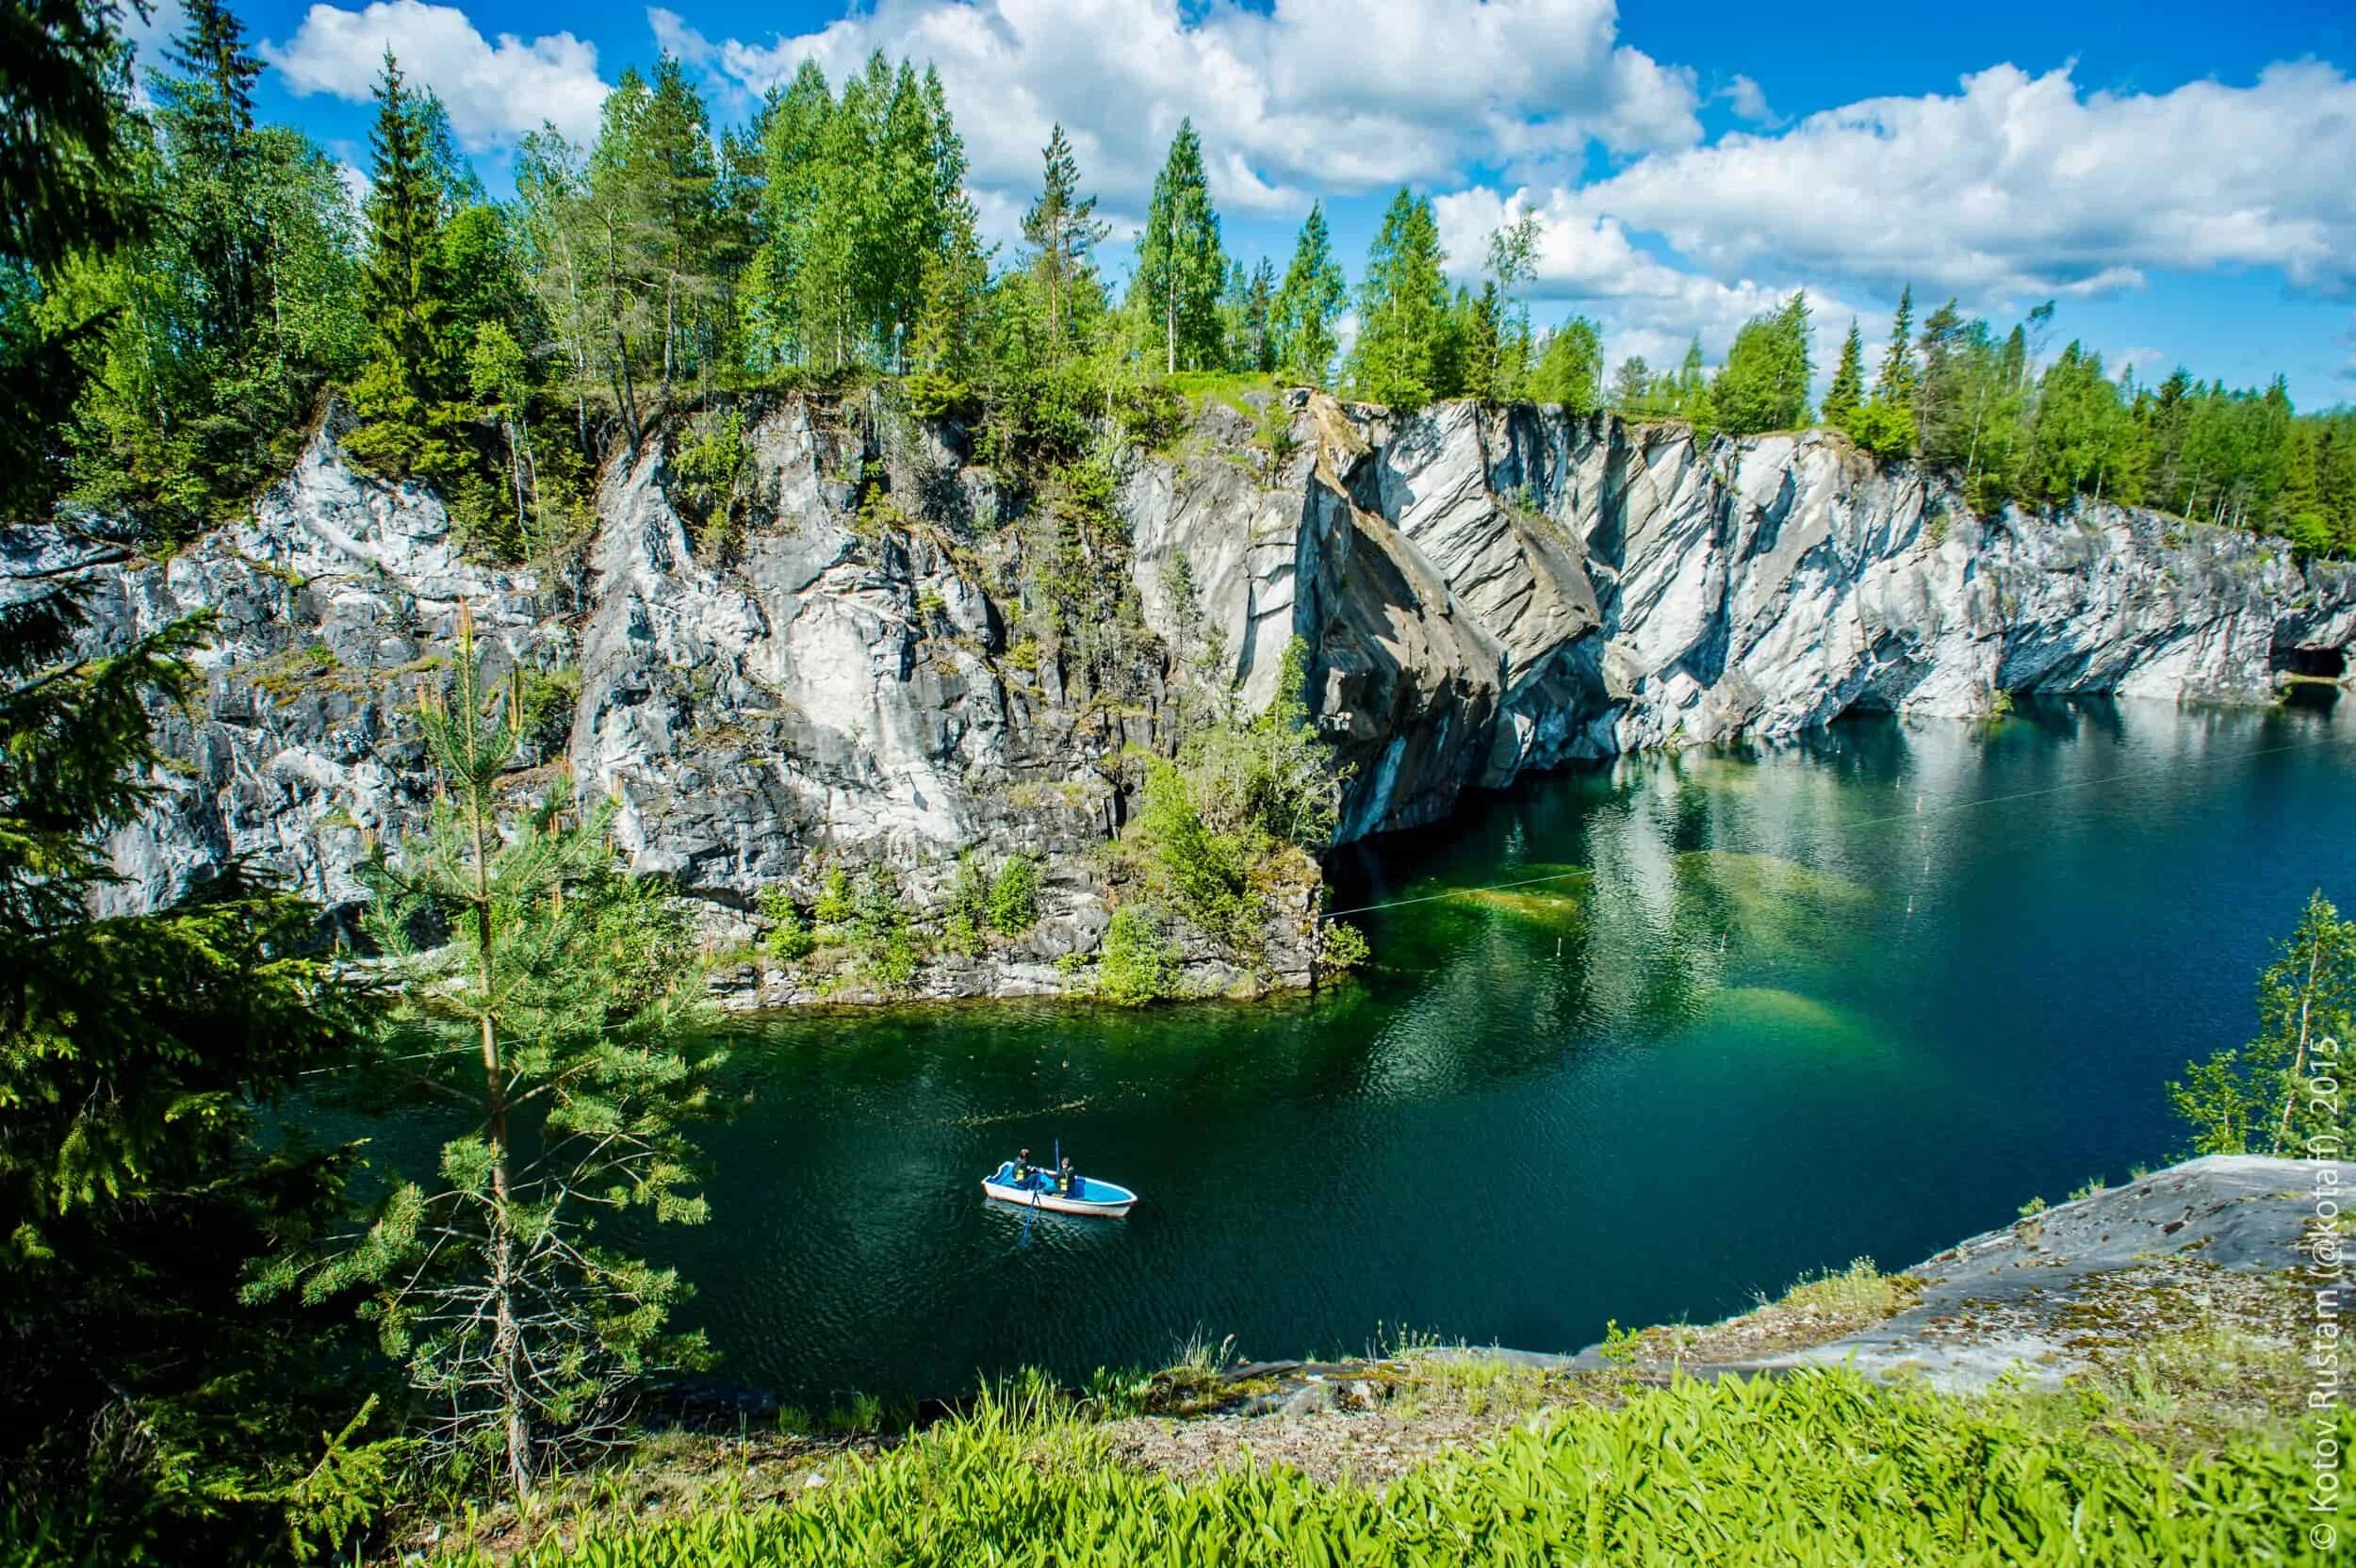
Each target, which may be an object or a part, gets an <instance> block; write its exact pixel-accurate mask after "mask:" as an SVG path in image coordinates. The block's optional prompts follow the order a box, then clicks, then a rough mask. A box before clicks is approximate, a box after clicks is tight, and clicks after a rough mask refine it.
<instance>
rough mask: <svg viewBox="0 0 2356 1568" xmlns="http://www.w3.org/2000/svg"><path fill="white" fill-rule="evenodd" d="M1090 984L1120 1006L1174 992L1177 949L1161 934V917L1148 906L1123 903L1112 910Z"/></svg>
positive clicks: (1176, 981)
mask: <svg viewBox="0 0 2356 1568" xmlns="http://www.w3.org/2000/svg"><path fill="white" fill-rule="evenodd" d="M1093 992H1094V994H1095V995H1096V996H1098V997H1101V998H1102V999H1103V1000H1104V1001H1106V1002H1110V1003H1113V1004H1115V1005H1119V1006H1122V1007H1135V1006H1138V1005H1142V1004H1144V1003H1148V1002H1158V1001H1160V1000H1162V999H1163V998H1165V997H1170V996H1175V995H1176V994H1178V949H1177V948H1176V946H1175V945H1173V944H1172V943H1171V942H1170V941H1169V940H1168V939H1165V938H1164V937H1163V935H1162V923H1161V920H1160V918H1159V917H1158V916H1156V915H1155V914H1154V913H1153V911H1152V910H1151V909H1147V908H1145V907H1142V906H1139V905H1135V904H1126V905H1123V906H1121V907H1120V908H1118V909H1115V910H1114V911H1113V919H1112V923H1111V924H1110V925H1108V926H1106V927H1105V928H1104V949H1103V951H1102V953H1101V954H1100V955H1099V956H1098V957H1097V960H1096V983H1095V985H1094V987H1093Z"/></svg>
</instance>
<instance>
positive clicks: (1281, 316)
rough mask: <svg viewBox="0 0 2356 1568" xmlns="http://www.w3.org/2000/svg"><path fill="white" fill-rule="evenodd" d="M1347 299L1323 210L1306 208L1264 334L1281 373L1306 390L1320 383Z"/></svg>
mask: <svg viewBox="0 0 2356 1568" xmlns="http://www.w3.org/2000/svg"><path fill="white" fill-rule="evenodd" d="M1348 300H1349V292H1348V286H1347V285H1346V284H1345V282H1344V281H1343V278H1342V270H1341V268H1340V267H1339V266H1338V265H1337V264H1336V263H1335V262H1334V260H1333V239H1332V237H1331V236H1329V235H1328V233H1327V232H1326V226H1325V205H1324V204H1323V203H1321V202H1316V203H1311V204H1310V206H1309V217H1308V219H1307V221H1304V222H1303V223H1302V224H1301V237H1300V238H1299V239H1297V240H1295V241H1294V243H1293V258H1292V263H1291V265H1289V266H1288V267H1286V268H1285V269H1284V286H1282V287H1280V288H1279V289H1277V291H1276V305H1275V310H1274V312H1273V318H1272V321H1271V331H1270V336H1271V337H1272V338H1273V340H1274V343H1273V346H1274V349H1275V351H1276V359H1277V364H1278V365H1279V367H1281V368H1282V369H1283V370H1284V374H1286V375H1288V376H1290V377H1292V378H1293V379H1294V380H1295V381H1298V382H1301V383H1303V384H1307V385H1310V386H1323V385H1324V384H1325V382H1326V378H1327V377H1328V376H1329V375H1331V374H1332V373H1333V355H1334V352H1335V351H1336V350H1337V349H1338V348H1339V347H1340V345H1339V343H1338V341H1337V340H1336V338H1335V336H1334V328H1333V323H1334V322H1335V321H1336V320H1337V319H1340V317H1341V313H1342V306H1343V305H1344V303H1346V302H1348Z"/></svg>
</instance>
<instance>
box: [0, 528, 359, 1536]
mask: <svg viewBox="0 0 2356 1568" xmlns="http://www.w3.org/2000/svg"><path fill="white" fill-rule="evenodd" d="M97 569H98V570H101V571H103V570H105V569H106V566H105V565H101V566H99V567H98V568H97ZM85 625H86V622H85V617H84V614H83V613H82V611H81V609H80V606H79V604H78V602H77V601H76V600H75V599H74V598H73V597H71V596H68V595H66V594H64V593H60V592H58V591H57V589H56V587H55V585H52V586H51V587H50V589H49V590H48V591H46V592H38V593H34V594H31V595H29V596H20V597H18V598H16V599H15V600H14V601H13V602H10V603H8V604H6V605H5V606H0V1259H4V1260H5V1262H4V1263H0V1409H6V1410H8V1412H10V1413H11V1414H10V1419H9V1420H8V1422H7V1423H5V1424H0V1521H5V1522H7V1524H8V1525H17V1526H22V1525H24V1524H25V1523H26V1522H27V1521H43V1520H45V1521H47V1522H49V1524H50V1525H52V1526H53V1527H56V1528H57V1529H59V1530H61V1531H62V1532H63V1535H64V1538H63V1539H57V1538H51V1539H48V1540H46V1541H45V1542H43V1541H41V1540H38V1539H36V1540H34V1541H32V1542H30V1543H25V1547H26V1549H27V1550H28V1551H29V1552H30V1554H31V1555H29V1556H26V1557H25V1558H23V1559H22V1560H24V1561H26V1562H31V1561H35V1560H54V1561H60V1562H63V1561H73V1562H93V1563H95V1562H149V1561H175V1562H204V1561H219V1562H231V1561H258V1560H266V1559H269V1558H271V1557H273V1556H274V1555H275V1554H274V1552H273V1548H275V1549H276V1550H277V1551H283V1549H284V1546H285V1543H286V1530H287V1527H288V1523H289V1519H290V1516H291V1520H292V1522H293V1523H295V1524H296V1525H297V1526H299V1527H301V1528H302V1529H303V1530H305V1531H308V1530H310V1528H311V1525H312V1521H310V1520H309V1518H308V1516H307V1515H306V1514H305V1513H304V1511H303V1504H302V1503H301V1500H300V1498H299V1497H297V1496H295V1495H292V1489H291V1488H290V1487H289V1486H288V1484H287V1482H288V1478H290V1477H291V1478H299V1477H301V1476H303V1474H304V1473H306V1472H308V1471H311V1470H312V1469H313V1468H314V1467H315V1466H318V1467H319V1468H320V1470H321V1473H323V1474H324V1473H330V1472H335V1471H338V1470H340V1468H341V1465H342V1464H343V1463H344V1462H346V1461H350V1460H354V1459H356V1458H357V1457H358V1456H357V1455H356V1454H355V1453H354V1452H353V1451H352V1449H351V1448H350V1447H348V1446H336V1448H335V1452H340V1453H341V1454H342V1458H340V1459H338V1458H336V1457H335V1453H334V1452H331V1453H330V1454H329V1455H327V1456H325V1457H323V1456H322V1451H321V1448H320V1446H319V1433H320V1432H321V1431H322V1430H323V1429H324V1430H327V1431H335V1430H337V1429H346V1428H348V1427H349V1426H351V1424H352V1418H353V1417H354V1415H355V1414H359V1413H363V1411H364V1407H365V1404H366V1400H365V1392H364V1390H363V1389H361V1388H359V1387H357V1386H354V1384H352V1382H349V1381H345V1380H344V1379H345V1378H346V1376H347V1375H348V1374H347V1373H346V1372H345V1371H343V1370H339V1367H338V1363H339V1361H340V1362H342V1363H344V1364H345V1365H347V1366H348V1364H349V1358H350V1356H351V1355H352V1350H353V1349H354V1347H352V1346H351V1345H350V1344H349V1343H348V1341H349V1337H350V1336H349V1334H348V1333H347V1332H346V1331H345V1327H344V1325H346V1324H348V1323H349V1322H350V1318H349V1315H348V1313H346V1312H335V1313H332V1314H330V1313H326V1312H315V1311H311V1310H309V1309H306V1308H303V1307H302V1306H300V1305H296V1304H290V1303H286V1302H281V1301H270V1302H254V1303H247V1302H243V1301H241V1300H240V1291H241V1288H242V1287H243V1285H244V1283H245V1280H246V1271H247V1269H248V1268H249V1267H250V1266H253V1265H254V1261H255V1260H256V1259H257V1258H258V1257H260V1256H261V1255H262V1254H265V1253H267V1252H269V1251H270V1250H271V1249H273V1248H275V1247H280V1246H289V1245H291V1246H298V1247H299V1246H304V1245H309V1244H312V1243H315V1242H316V1241H317V1240H318V1239H319V1237H320V1236H321V1235H322V1234H323V1233H325V1232H326V1231H327V1230H328V1229H329V1228H330V1227H332V1226H333V1225H334V1224H335V1219H336V1217H337V1216H338V1214H339V1213H340V1211H341V1207H342V1199H343V1184H344V1182H345V1180H346V1178H347V1177H348V1176H349V1175H350V1174H351V1173H352V1170H353V1169H354V1168H355V1167H356V1160H355V1159H354V1157H353V1154H352V1152H351V1151H348V1150H339V1149H322V1148H319V1147H316V1146H314V1145H312V1144H311V1143H310V1142H309V1141H308V1140H307V1139H305V1138H304V1137H303V1130H302V1127H301V1125H300V1123H299V1121H298V1119H296V1118H294V1117H292V1116H291V1115H289V1114H288V1113H287V1109H286V1099H287V1097H288V1096H289V1095H290V1094H291V1093H292V1092H293V1091H294V1090H295V1089H296V1087H297V1086H299V1085H300V1084H301V1083H302V1082H303V1080H304V1078H305V1077H306V1076H309V1075H316V1074H320V1073H325V1072H329V1071H333V1070H340V1069H342V1068H344V1067H345V1066H347V1065H348V1064H349V1061H350V1059H351V1055H352V1052H353V1050H354V1049H355V1046H356V1044H357V1041H358V1038H359V1034H360V1030H361V1028H362V1027H363V1026H364V1025H365V1023H366V1013H365V1009H364V1006H363V998H362V997H361V996H360V995H359V994H358V993H357V992H355V991H354V990H353V989H352V988H350V987H349V986H347V985H346V984H345V983H344V982H343V981H342V980H340V979H339V978H338V976H337V972H336V967H335V965H333V964H332V963H330V962H329V957H328V955H327V954H326V953H325V952H324V951H323V950H322V949H321V947H320V945H319V941H318V930H319V918H320V912H319V909H318V908H316V907H313V906H311V905H309V904H308V903H306V902H304V901H303V899H301V898H298V897H295V896H293V895H292V894H290V893H287V892H286V891H284V890H280V889H278V888H276V887H273V886H271V885H270V883H268V882H267V881H266V880H264V879H263V878H261V877H259V876H257V875H256V874H254V873H253V872H252V871H251V870H249V869H248V868H246V867H244V866H243V865H241V864H238V863H237V862H234V861H233V862H230V863H229V864H227V865H225V866H223V867H221V869H220V870H219V872H218V873H217V874H214V875H212V876H211V877H210V878H208V879H207V878H199V879H197V880H196V881H195V882H194V884H193V885H192V886H189V887H188V888H187V889H186V890H182V891H179V892H177V893H175V894H172V895H170V896H167V897H166V898H164V899H163V900H162V901H160V902H159V903H158V904H157V905H156V907H153V908H151V909H149V910H147V911H146V912H144V913H138V914H118V915H98V914H94V913H93V912H92V907H93V904H94V903H95V902H96V901H97V900H98V898H99V897H100V896H101V895H102V894H104V893H105V892H106V890H107V889H108V888H109V886H110V885H111V884H113V883H114V882H116V881H117V877H116V874H115V872H114V870H113V866H112V862H111V857H110V855H109V853H108V849H107V841H108V838H109V836H110V835H112V834H114V833H116V832H117V831H119V830H122V829H123V828H125V827H127V826H129V825H131V824H133V823H134V822H136V821H137V820H139V818H140V816H141V815H142V814H143V813H144V812H145V811H146V810H147V809H149V808H150V806H151V805H152V804H153V803H155V801H156V799H157V797H158V796H159V795H160V794H161V793H162V792H163V786H162V785H161V784H160V783H159V781H160V780H163V779H165V778H166V777H168V774H167V772H166V770H167V768H168V766H169V765H170V764H171V761H172V759H170V758H168V757H167V756H166V755H165V754H164V752H163V751H162V749H161V748H160V747H158V746H157V744H156V743H155V740H154V738H153V735H152V732H151V729H150V723H151V718H152V716H153V715H154V714H155V713H157V712H163V711H171V710H172V708H173V707H174V706H175V705H177V704H180V703H183V702H186V701H187V700H188V698H189V697H190V695H191V694H193V693H194V692H195V691H196V690H197V688H198V685H199V682H200V677H199V674H198V671H197V669H196V667H195V665H194V663H193V662H192V659H193V656H194V655H195V654H196V652H197V651H198V649H199V648H200V647H201V645H203V644H204V643H205V640H206V638H207V634H208V624H207V621H206V619H205V618H202V617H200V618H193V619H188V620H181V621H176V622H173V623H171V624H169V625H167V626H164V627H162V628H160V629H156V630H154V631H151V632H149V633H147V634H145V635H142V636H139V637H137V638H134V639H132V640H130V641H129V642H128V643H126V644H124V645H121V646H119V647H118V648H116V649H115V650H113V651H109V652H103V653H79V652H76V651H75V650H76V645H77V642H78V641H79V640H80V638H81V637H82V636H83V635H84V634H85V631H84V629H85ZM314 1081H315V1082H316V1081H317V1080H316V1078H314ZM339 1319H340V1320H341V1321H340V1322H339V1321H338V1320H339ZM347 1435H348V1436H349V1435H350V1433H348V1434H347ZM372 1452H373V1453H374V1457H375V1461H376V1462H380V1463H381V1462H382V1460H383V1459H384V1451H383V1450H372ZM345 1478H346V1479H348V1480H350V1481H352V1485H353V1487H354V1490H353V1492H352V1494H351V1497H352V1501H354V1502H356V1503H358V1504H359V1505H360V1508H359V1512H360V1513H361V1514H362V1516H363V1517H365V1515H366V1513H367V1512H368V1509H369V1507H370V1506H372V1505H373V1503H374V1502H376V1501H379V1500H381V1497H382V1492H383V1488H382V1487H381V1485H380V1486H379V1487H378V1488H377V1489H376V1493H375V1495H374V1496H371V1495H370V1493H369V1491H368V1488H367V1487H366V1486H365V1485H364V1484H362V1482H361V1480H360V1478H358V1477H357V1476H356V1475H349V1474H348V1475H346V1477H345ZM380 1479H381V1478H380ZM5 1527H6V1526H4V1525H0V1528H5ZM33 1533H34V1534H35V1536H36V1537H38V1536H39V1534H40V1530H39V1529H38V1527H36V1528H35V1529H34V1532H33ZM44 1547H45V1551H44Z"/></svg>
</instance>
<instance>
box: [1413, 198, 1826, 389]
mask: <svg viewBox="0 0 2356 1568" xmlns="http://www.w3.org/2000/svg"><path fill="white" fill-rule="evenodd" d="M1526 211H1527V212H1532V213H1534V214H1535V215H1536V217H1537V219H1538V250H1537V254H1536V255H1535V257H1534V258H1533V262H1534V266H1535V270H1536V278H1535V280H1534V282H1533V283H1532V285H1531V286H1530V289H1529V293H1530V296H1531V297H1532V298H1533V299H1535V300H1540V301H1551V302H1565V303H1568V304H1570V305H1571V306H1572V307H1573V308H1575V309H1577V310H1579V311H1580V312H1583V313H1584V314H1587V315H1589V316H1592V317H1594V318H1595V319H1596V321H1597V322H1598V324H1599V325H1601V326H1602V327H1603V328H1604V331H1605V337H1606V340H1607V341H1606V347H1607V348H1608V350H1609V351H1610V354H1609V357H1610V358H1611V360H1612V362H1613V363H1614V364H1616V363H1617V362H1618V361H1619V360H1621V359H1623V358H1625V357H1626V356H1627V355H1628V354H1631V353H1636V354H1642V355H1644V358H1645V359H1646V360H1647V361H1649V362H1650V363H1651V364H1652V365H1653V366H1654V367H1656V368H1660V367H1662V366H1666V365H1674V364H1675V363H1676V362H1677V360H1679V359H1681V358H1683V357H1684V354H1685V349H1686V345H1687V344H1688V343H1690V342H1691V341H1692V340H1693V335H1695V334H1696V333H1698V334H1700V335H1701V339H1702V347H1703V351H1704V352H1705V353H1706V354H1707V355H1709V356H1710V359H1711V360H1712V361H1713V363H1714V362H1715V360H1716V359H1717V358H1718V357H1719V356H1721V355H1723V354H1724V353H1725V351H1726V345H1727V344H1728V343H1729V342H1731V341H1733V338H1734V334H1735V330H1736V329H1737V328H1739V327H1740V326H1742V323H1743V322H1745V321H1747V320H1749V319H1751V318H1752V317H1754V316H1757V315H1759V314H1760V313H1761V312H1764V311H1770V310H1774V309H1775V308H1776V307H1777V306H1779V305H1781V304H1782V303H1783V302H1784V301H1786V300H1788V299H1789V298H1791V295H1792V289H1793V288H1795V287H1799V286H1802V285H1803V284H1806V285H1807V286H1808V301H1809V306H1810V308H1811V309H1812V310H1813V311H1814V312H1815V319H1816V349H1817V357H1818V358H1819V359H1820V360H1823V361H1824V366H1823V367H1822V368H1824V369H1825V370H1826V371H1829V368H1830V356H1831V355H1832V354H1836V353H1838V352H1839V349H1840V341H1841V335H1842V334H1844V333H1846V332H1847V331H1848V323H1849V318H1850V317H1851V316H1852V315H1855V314H1859V313H1858V312H1857V310H1856V309H1855V308H1854V307H1853V306H1851V305H1849V304H1848V303H1845V302H1843V301H1842V300H1841V298H1840V297H1839V296H1838V295H1837V294H1836V293H1835V292H1834V291H1833V290H1831V289H1830V288H1828V287H1825V286H1820V285H1818V284H1816V283H1815V282H1813V281H1811V280H1809V279H1808V278H1806V277H1792V278H1788V279H1777V280H1775V281H1772V282H1768V281H1761V280H1758V279H1754V278H1750V277H1737V278H1735V279H1733V280H1732V281H1721V280H1719V279H1717V278H1713V277H1710V276H1709V275H1707V274H1706V273H1702V272H1697V271H1693V270H1688V269H1685V268H1681V267H1677V266H1676V265H1673V264H1672V263H1670V262H1668V261H1665V260H1663V259H1661V257H1659V256H1657V255H1654V254H1652V253H1648V252H1647V251H1646V250H1644V248H1643V247H1642V246H1641V245H1639V244H1638V243H1637V242H1636V240H1635V239H1634V238H1632V237H1630V234H1629V231H1628V228H1627V226H1626V225H1625V224H1623V223H1621V222H1620V221H1619V220H1617V219H1615V218H1612V217H1610V216H1608V215H1601V214H1597V213H1595V212H1593V211H1590V210H1587V209H1586V208H1584V207H1582V206H1581V205H1580V204H1579V197H1578V196H1577V195H1576V194H1575V193H1569V192H1564V191H1561V190H1557V191H1555V192H1553V193H1552V194H1551V195H1550V196H1547V197H1546V198H1545V199H1543V200H1540V201H1532V200H1531V195H1530V192H1528V191H1516V192H1514V193H1513V196H1512V197H1511V198H1510V199H1509V198H1504V197H1500V196H1499V195H1498V194H1497V192H1496V191H1494V190H1490V189H1485V188H1474V189H1470V190H1463V191H1457V192H1455V193H1453V194H1450V195H1446V196H1440V197H1435V198H1434V199H1433V201H1432V213H1433V216H1434V217H1435V218H1437V219H1438V220H1439V224H1440V241H1441V243H1442V244H1443V245H1445V246H1447V247H1448V256H1449V261H1450V266H1451V267H1452V268H1454V269H1455V270H1458V271H1460V272H1461V273H1463V274H1464V275H1467V276H1469V275H1470V274H1471V272H1472V271H1473V270H1475V269H1477V267H1478V266H1479V260H1478V258H1479V257H1481V255H1482V254H1483V253H1485V251H1486V249H1487V246H1488V237H1489V235H1490V234H1491V232H1492V231H1494V230H1496V229H1497V227H1499V226H1500V225H1502V224H1504V223H1507V222H1510V221H1513V220H1514V219H1516V218H1518V217H1520V216H1521V215H1522V214H1523V213H1524V212H1526ZM1864 314H1866V315H1868V316H1870V315H1871V314H1872V313H1871V312H1870V311H1869V312H1865V313H1864Z"/></svg>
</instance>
